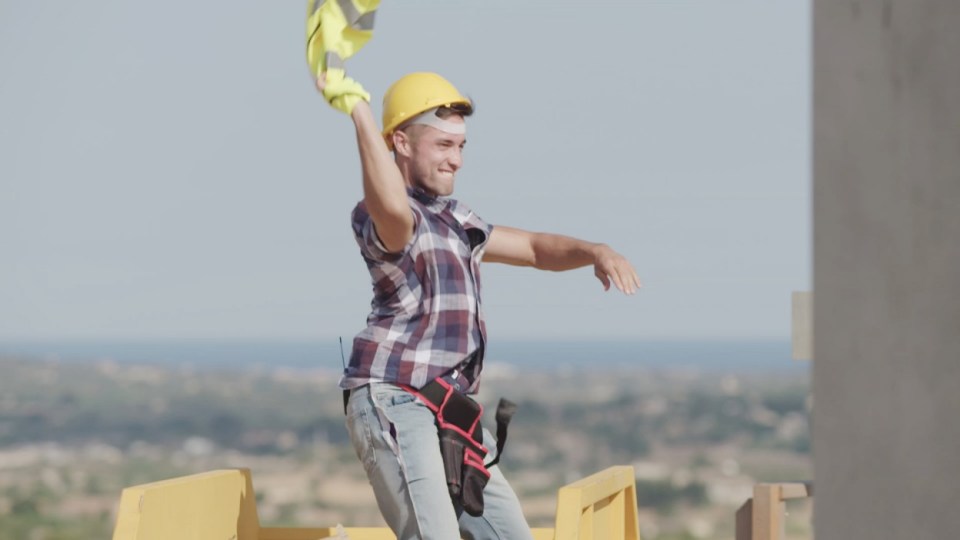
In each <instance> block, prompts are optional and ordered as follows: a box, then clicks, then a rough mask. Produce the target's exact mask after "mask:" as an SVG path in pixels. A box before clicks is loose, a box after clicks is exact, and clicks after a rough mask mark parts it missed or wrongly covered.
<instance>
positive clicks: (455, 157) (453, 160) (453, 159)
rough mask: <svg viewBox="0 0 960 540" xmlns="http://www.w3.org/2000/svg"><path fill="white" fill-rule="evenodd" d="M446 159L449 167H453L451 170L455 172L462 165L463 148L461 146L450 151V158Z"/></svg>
mask: <svg viewBox="0 0 960 540" xmlns="http://www.w3.org/2000/svg"><path fill="white" fill-rule="evenodd" d="M447 161H448V162H449V163H450V167H451V168H452V169H453V171H454V172H456V171H457V169H459V168H460V167H462V166H463V150H462V149H461V148H457V149H456V150H454V151H453V152H451V153H450V158H449V159H448V160H447Z"/></svg>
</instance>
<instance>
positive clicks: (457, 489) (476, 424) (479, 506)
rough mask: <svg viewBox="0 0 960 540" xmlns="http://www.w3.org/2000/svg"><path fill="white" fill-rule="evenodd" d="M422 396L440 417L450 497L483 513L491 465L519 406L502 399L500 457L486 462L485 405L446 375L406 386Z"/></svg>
mask: <svg viewBox="0 0 960 540" xmlns="http://www.w3.org/2000/svg"><path fill="white" fill-rule="evenodd" d="M405 388H406V389H407V391H408V392H410V393H412V394H414V395H416V396H417V397H418V398H420V399H421V400H422V401H423V402H424V403H425V404H426V405H427V407H429V408H430V410H432V411H433V414H434V415H435V417H436V421H437V434H438V435H439V437H440V454H441V456H443V469H444V472H445V473H446V478H447V488H448V489H449V491H450V498H451V499H452V500H453V501H454V502H455V503H457V504H459V505H460V506H462V507H463V509H464V511H465V512H467V513H468V514H470V515H471V516H480V515H483V488H485V487H486V486H487V482H488V481H489V480H490V470H489V468H490V467H493V466H494V465H496V464H497V462H499V461H500V456H501V455H502V454H503V446H504V444H506V442H507V425H508V424H509V423H510V418H511V417H512V416H513V413H514V412H515V411H516V409H517V406H516V405H515V404H513V403H511V402H510V401H508V400H506V399H501V400H500V404H499V405H498V406H497V457H496V458H494V459H493V461H491V462H490V463H484V462H483V458H485V457H486V456H487V453H488V452H487V449H486V447H484V446H483V429H482V428H481V427H480V418H481V417H482V416H483V407H482V406H481V405H480V404H479V403H477V402H476V401H474V400H473V399H471V398H470V397H468V396H466V395H465V394H463V393H461V392H459V391H457V390H456V389H455V388H454V387H453V385H452V384H451V383H450V382H449V381H447V380H446V379H444V378H442V377H441V378H437V379H435V380H433V381H431V382H430V383H429V384H427V385H426V386H424V387H423V388H421V389H419V390H416V389H413V388H410V387H405Z"/></svg>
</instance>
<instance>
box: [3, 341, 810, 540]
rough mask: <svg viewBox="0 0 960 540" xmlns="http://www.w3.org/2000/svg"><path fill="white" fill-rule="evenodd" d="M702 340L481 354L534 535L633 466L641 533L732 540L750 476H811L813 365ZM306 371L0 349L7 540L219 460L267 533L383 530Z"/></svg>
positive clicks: (335, 403)
mask: <svg viewBox="0 0 960 540" xmlns="http://www.w3.org/2000/svg"><path fill="white" fill-rule="evenodd" d="M659 347H660V349H659V350H660V353H659V354H660V357H661V359H663V358H668V359H669V357H670V354H671V353H670V352H669V351H668V350H667V349H669V347H666V348H664V347H663V346H662V345H661V346H659ZM683 347H684V346H681V345H678V346H677V347H674V349H678V348H679V349H683ZM697 347H699V348H696V350H695V352H696V355H693V356H696V358H697V361H693V362H683V361H679V360H678V361H660V362H652V361H641V360H639V359H638V360H637V361H636V362H630V361H629V358H625V357H624V355H626V354H628V351H629V350H631V347H630V346H629V345H623V350H622V351H621V352H620V353H618V354H619V355H620V356H618V354H614V353H610V354H601V355H600V356H602V357H604V358H605V360H601V361H589V362H585V361H582V360H581V361H578V362H568V361H560V360H558V361H556V362H553V361H551V358H554V357H556V358H561V357H562V356H563V355H562V354H561V353H560V352H554V353H550V354H549V355H545V356H538V357H537V358H538V360H537V361H531V362H526V363H517V362H507V361H498V360H497V358H504V357H509V356H510V355H509V354H501V355H491V357H490V360H489V361H488V363H487V366H486V370H485V375H484V381H483V384H482V388H481V393H480V395H479V401H481V403H483V404H484V405H485V406H486V407H487V410H488V411H491V415H492V411H493V409H494V408H495V404H496V401H497V399H498V398H499V397H500V396H505V397H508V398H510V399H512V400H513V401H515V402H517V403H518V404H519V410H518V412H517V414H516V416H515V417H514V421H513V423H512V424H511V429H510V439H509V443H508V445H507V448H506V451H505V455H504V460H503V462H501V467H502V468H503V469H504V472H505V474H506V475H507V478H508V479H509V480H510V481H511V483H512V484H513V486H514V488H515V489H516V491H517V492H518V494H519V495H520V499H521V501H522V502H523V505H524V511H525V513H526V515H527V517H528V519H529V521H530V524H531V525H532V526H552V524H553V519H554V511H555V505H556V491H557V489H558V488H559V487H560V486H562V485H564V484H566V483H569V482H572V481H574V480H577V479H579V478H582V477H584V476H586V475H589V474H591V473H594V472H596V471H599V470H601V469H604V468H606V467H608V466H611V465H617V464H629V465H633V466H634V467H635V470H636V474H637V495H638V505H639V508H640V516H641V534H642V536H643V538H644V539H645V540H658V539H659V540H681V539H683V540H691V539H731V538H733V531H734V513H735V510H736V508H737V507H739V506H740V505H741V504H743V502H744V501H746V500H747V499H748V498H749V497H750V496H751V490H752V486H753V484H754V483H756V482H766V481H800V480H812V464H811V457H810V431H809V411H810V408H811V403H810V398H809V390H810V388H809V374H808V370H807V369H806V368H807V367H808V364H801V363H796V362H791V361H790V360H789V359H784V358H783V354H782V353H783V347H782V344H778V345H776V346H775V347H774V348H773V349H772V350H775V351H776V353H775V354H773V353H770V352H769V350H768V349H770V347H769V346H766V345H765V346H763V347H767V349H764V348H763V347H760V348H759V349H757V348H756V347H754V348H753V349H751V348H750V347H749V346H746V345H741V346H739V348H737V347H734V346H732V345H729V346H727V348H726V349H724V350H723V351H721V349H723V347H722V346H719V345H718V346H716V347H713V346H711V345H709V344H707V345H703V344H701V345H698V346H697ZM556 348H557V351H559V350H560V349H565V350H566V351H567V354H568V356H571V355H572V356H577V355H581V356H582V355H583V354H585V353H586V351H590V350H593V351H594V352H596V351H597V349H596V347H595V346H592V345H569V346H566V347H563V346H558V347H556ZM545 349H549V347H546V346H544V347H538V346H536V345H530V346H529V351H528V352H529V354H533V353H534V352H535V351H537V350H540V351H543V350H545ZM0 350H2V349H0ZM684 350H687V351H688V353H689V351H691V350H693V349H689V347H688V348H687V349H684ZM711 350H713V351H714V352H715V353H716V354H714V355H712V356H711ZM736 350H740V351H747V352H744V353H743V354H744V356H745V358H744V361H742V362H737V361H736V359H735V358H733V359H731V358H730V357H733V356H736ZM765 350H766V351H767V352H766V353H764V352H763V351H765ZM570 351H573V352H570ZM750 351H752V352H750ZM502 352H506V351H502ZM548 352H549V351H548ZM601 352H602V351H601ZM648 352H649V351H648ZM721 353H722V354H721ZM524 354H527V353H524ZM764 354H766V355H767V357H768V360H766V361H765V363H764V362H763V361H760V360H759V359H758V358H760V357H762V356H763V355H764ZM698 355H699V356H698ZM705 355H706V359H705ZM751 355H753V356H756V357H757V358H752V357H751V358H746V357H750V356H751ZM680 356H684V355H680ZM686 356H687V357H689V356H690V354H686ZM718 356H723V357H725V358H727V361H724V362H716V363H713V364H711V363H710V361H709V359H710V358H712V357H718ZM587 358H590V357H587ZM154 360H155V359H154ZM337 364H339V353H337ZM309 366H310V363H309V362H252V361H251V362H236V363H231V362H227V361H224V362H207V363H200V362H196V361H183V362H173V361H162V362H161V361H142V362H138V361H130V360H127V359H121V360H118V359H116V358H110V357H109V355H93V354H86V355H85V356H84V358H82V359H77V358H63V357H60V356H57V355H54V356H49V355H48V356H42V355H34V354H26V353H23V352H19V353H10V352H7V353H2V354H0V372H2V374H3V376H2V377H0V540H81V539H83V540H86V539H93V538H109V537H110V536H111V534H112V528H113V522H114V512H115V508H116V506H117V503H118V501H119V496H120V491H121V490H122V489H123V488H124V487H126V486H131V485H136V484H140V483H145V482H152V481H157V480H162V479H166V478H170V477H174V476H181V475H186V474H191V473H194V472H201V471H206V470H211V469H217V468H225V467H247V468H250V469H251V470H252V473H253V481H254V488H255V490H256V493H257V498H258V510H259V513H260V520H261V522H262V523H264V524H269V525H289V526H304V527H306V526H332V525H335V524H337V523H343V524H345V525H351V526H380V525H382V520H381V518H380V516H379V513H378V511H377V509H376V504H375V501H374V498H373V493H372V491H371V490H370V487H369V486H368V484H367V482H366V478H365V475H364V473H363V470H362V469H361V467H360V464H359V463H358V461H357V459H356V457H355V455H354V453H353V450H352V447H351V446H350V444H349V441H348V440H347V433H346V430H345V428H344V427H343V409H342V398H341V394H340V392H339V391H338V390H337V388H336V383H337V379H338V376H339V374H338V371H339V370H338V369H336V368H337V367H339V366H338V365H334V366H327V369H315V368H310V367H309ZM487 425H488V426H493V425H494V422H493V419H492V417H491V418H489V419H488V423H487ZM810 514H811V508H810V503H809V500H807V501H805V502H799V503H793V502H791V504H790V506H788V515H787V525H786V528H787V537H788V538H796V539H799V538H811V537H812V533H811V526H810Z"/></svg>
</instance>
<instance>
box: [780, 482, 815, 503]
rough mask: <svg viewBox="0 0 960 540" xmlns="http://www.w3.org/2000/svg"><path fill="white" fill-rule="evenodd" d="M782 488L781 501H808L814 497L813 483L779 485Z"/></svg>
mask: <svg viewBox="0 0 960 540" xmlns="http://www.w3.org/2000/svg"><path fill="white" fill-rule="evenodd" d="M777 485H779V486H780V500H781V501H786V500H790V499H806V498H807V497H813V483H812V482H792V483H782V484H777Z"/></svg>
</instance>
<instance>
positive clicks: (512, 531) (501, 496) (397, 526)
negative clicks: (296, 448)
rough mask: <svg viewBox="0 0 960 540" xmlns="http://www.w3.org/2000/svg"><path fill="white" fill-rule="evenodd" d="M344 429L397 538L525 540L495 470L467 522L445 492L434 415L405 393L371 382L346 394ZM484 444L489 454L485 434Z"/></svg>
mask: <svg viewBox="0 0 960 540" xmlns="http://www.w3.org/2000/svg"><path fill="white" fill-rule="evenodd" d="M346 423H347V430H348V431H349V432H350V440H351V441H352V442H353V448H354V450H356V453H357V457H358V458H359V459H360V461H361V463H363V468H364V470H365V471H366V473H367V478H368V479H369V480H370V485H371V486H373V492H374V495H375V496H376V498H377V505H378V506H379V507H380V513H381V514H382V515H383V518H384V519H385V520H386V522H387V525H388V526H389V527H390V529H391V530H393V532H394V534H396V535H397V540H417V539H423V540H453V539H457V538H461V535H462V538H464V539H466V540H487V539H491V540H532V539H533V536H532V534H531V533H530V528H529V527H528V525H527V522H526V520H525V519H524V517H523V512H522V511H521V508H520V501H519V500H518V499H517V496H516V494H515V493H514V492H513V489H512V488H511V487H510V485H509V484H508V483H507V480H506V479H505V478H504V477H503V473H502V472H500V468H499V467H498V466H496V465H495V466H493V467H491V468H490V481H489V482H488V483H487V486H486V488H484V491H483V498H484V511H483V515H482V516H480V517H473V516H471V515H469V514H467V513H466V512H464V511H463V509H462V508H460V507H459V505H457V504H454V503H453V501H451V499H450V494H449V492H448V491H447V483H446V476H445V475H444V470H443V460H442V458H441V457H440V440H439V438H438V437H437V427H436V424H435V423H434V417H433V412H431V411H430V409H428V408H427V406H426V405H424V404H423V402H421V401H420V400H419V399H418V398H416V397H415V396H414V395H412V394H410V393H409V392H407V391H406V390H404V389H402V388H400V387H398V386H395V385H392V384H387V383H372V384H369V385H366V386H363V387H360V388H357V389H355V390H353V391H352V392H351V393H350V401H349V403H348V404H347V421H346ZM483 444H484V446H486V447H487V449H488V450H489V451H490V453H489V454H488V455H487V458H486V461H488V462H489V461H490V460H491V459H493V458H494V457H495V456H496V440H495V439H494V438H493V436H492V435H491V434H490V432H489V431H487V430H486V429H484V430H483Z"/></svg>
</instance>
